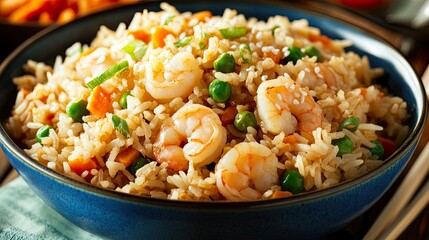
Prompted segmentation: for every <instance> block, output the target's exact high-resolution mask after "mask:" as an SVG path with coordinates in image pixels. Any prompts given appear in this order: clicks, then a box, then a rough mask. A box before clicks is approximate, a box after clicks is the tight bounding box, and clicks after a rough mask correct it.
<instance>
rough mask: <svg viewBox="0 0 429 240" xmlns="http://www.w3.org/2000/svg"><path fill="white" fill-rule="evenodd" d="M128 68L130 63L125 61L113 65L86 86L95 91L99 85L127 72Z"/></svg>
mask: <svg viewBox="0 0 429 240" xmlns="http://www.w3.org/2000/svg"><path fill="white" fill-rule="evenodd" d="M127 68H128V61H127V60H124V61H122V62H119V63H116V64H113V65H112V66H110V67H109V68H107V69H106V71H104V72H103V73H102V74H100V75H98V76H97V77H95V78H94V79H92V80H91V81H89V82H88V83H87V84H86V86H88V87H89V88H91V89H94V88H95V87H97V86H98V85H100V84H102V83H103V82H105V81H106V80H108V79H110V78H112V77H114V76H116V75H117V74H119V73H121V72H123V71H125V70H126V69H127Z"/></svg>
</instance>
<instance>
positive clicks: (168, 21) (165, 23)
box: [162, 16, 175, 26]
mask: <svg viewBox="0 0 429 240" xmlns="http://www.w3.org/2000/svg"><path fill="white" fill-rule="evenodd" d="M174 17H175V16H168V17H167V18H166V19H165V20H164V22H163V24H162V25H164V26H166V25H168V24H169V23H171V22H172V21H173V20H174Z"/></svg>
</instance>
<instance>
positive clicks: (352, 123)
mask: <svg viewBox="0 0 429 240" xmlns="http://www.w3.org/2000/svg"><path fill="white" fill-rule="evenodd" d="M358 127H359V118H357V117H355V116H348V117H347V118H346V119H344V120H343V121H342V122H341V123H340V130H343V129H347V130H349V131H350V132H355V131H356V130H357V129H358Z"/></svg>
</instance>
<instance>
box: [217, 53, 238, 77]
mask: <svg viewBox="0 0 429 240" xmlns="http://www.w3.org/2000/svg"><path fill="white" fill-rule="evenodd" d="M213 67H214V69H215V70H216V71H218V72H222V73H230V72H234V69H235V59H234V56H232V54H230V53H222V54H221V55H220V56H219V57H218V58H217V59H216V60H215V61H214V62H213Z"/></svg>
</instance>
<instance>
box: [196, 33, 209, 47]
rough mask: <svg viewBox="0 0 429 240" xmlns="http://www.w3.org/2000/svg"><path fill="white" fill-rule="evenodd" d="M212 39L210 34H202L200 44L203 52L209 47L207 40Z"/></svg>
mask: <svg viewBox="0 0 429 240" xmlns="http://www.w3.org/2000/svg"><path fill="white" fill-rule="evenodd" d="M209 37H210V34H208V33H201V41H200V43H199V46H200V49H201V50H203V49H204V48H205V47H206V45H207V38H209Z"/></svg>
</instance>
